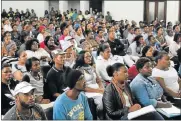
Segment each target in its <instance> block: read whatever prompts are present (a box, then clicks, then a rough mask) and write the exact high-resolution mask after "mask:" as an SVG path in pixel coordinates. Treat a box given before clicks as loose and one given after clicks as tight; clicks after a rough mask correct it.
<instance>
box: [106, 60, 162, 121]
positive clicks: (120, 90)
mask: <svg viewBox="0 0 181 121" xmlns="http://www.w3.org/2000/svg"><path fill="white" fill-rule="evenodd" d="M107 73H108V75H109V76H110V77H113V78H112V81H111V83H110V84H109V85H108V86H107V87H106V89H105V91H104V95H103V105H104V108H105V111H106V116H107V117H109V118H111V119H113V120H126V119H128V117H127V116H128V113H130V112H134V111H137V110H139V109H141V106H140V105H139V104H135V103H134V102H135V100H134V99H133V96H132V93H131V90H130V87H129V85H128V83H127V82H126V81H127V79H128V73H127V68H126V67H125V65H123V64H121V63H115V64H113V65H112V66H108V67H107ZM135 119H139V120H141V119H144V120H146V119H147V120H162V119H163V118H162V117H161V116H160V115H159V114H158V113H157V112H152V113H147V114H145V115H142V116H139V117H137V118H135Z"/></svg>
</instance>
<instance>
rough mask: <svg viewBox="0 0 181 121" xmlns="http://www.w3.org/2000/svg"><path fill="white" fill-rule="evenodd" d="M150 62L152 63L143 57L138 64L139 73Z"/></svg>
mask: <svg viewBox="0 0 181 121" xmlns="http://www.w3.org/2000/svg"><path fill="white" fill-rule="evenodd" d="M148 62H151V60H150V59H148V58H146V57H141V58H140V59H138V61H137V62H136V69H137V70H138V71H139V70H140V69H142V68H143V67H144V65H145V64H146V63H148Z"/></svg>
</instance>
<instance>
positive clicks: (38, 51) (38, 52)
mask: <svg viewBox="0 0 181 121" xmlns="http://www.w3.org/2000/svg"><path fill="white" fill-rule="evenodd" d="M26 54H27V58H31V57H36V58H38V59H40V60H41V66H47V65H48V62H50V61H51V58H50V54H49V53H48V52H47V51H46V50H44V49H43V48H40V46H39V42H38V40H37V39H32V40H29V41H27V42H26Z"/></svg>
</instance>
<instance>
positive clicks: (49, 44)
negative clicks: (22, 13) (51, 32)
mask: <svg viewBox="0 0 181 121" xmlns="http://www.w3.org/2000/svg"><path fill="white" fill-rule="evenodd" d="M44 44H45V46H44V49H45V50H46V51H47V52H48V53H49V54H51V52H52V51H53V50H55V49H59V48H60V47H59V46H57V45H56V44H55V40H54V38H53V37H52V36H46V37H45V40H44Z"/></svg>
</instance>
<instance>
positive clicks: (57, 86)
mask: <svg viewBox="0 0 181 121" xmlns="http://www.w3.org/2000/svg"><path fill="white" fill-rule="evenodd" d="M52 57H53V61H54V66H53V67H52V68H51V69H50V70H49V72H48V74H47V78H46V79H47V80H46V83H45V86H46V87H47V89H46V88H45V90H44V93H45V94H46V95H47V96H48V99H50V101H55V100H56V98H57V97H58V96H59V95H60V94H61V93H63V92H64V90H63V89H65V88H66V87H67V86H66V85H65V83H64V74H65V73H66V71H67V70H69V69H70V68H69V67H66V66H64V61H65V52H63V50H54V51H52Z"/></svg>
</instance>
